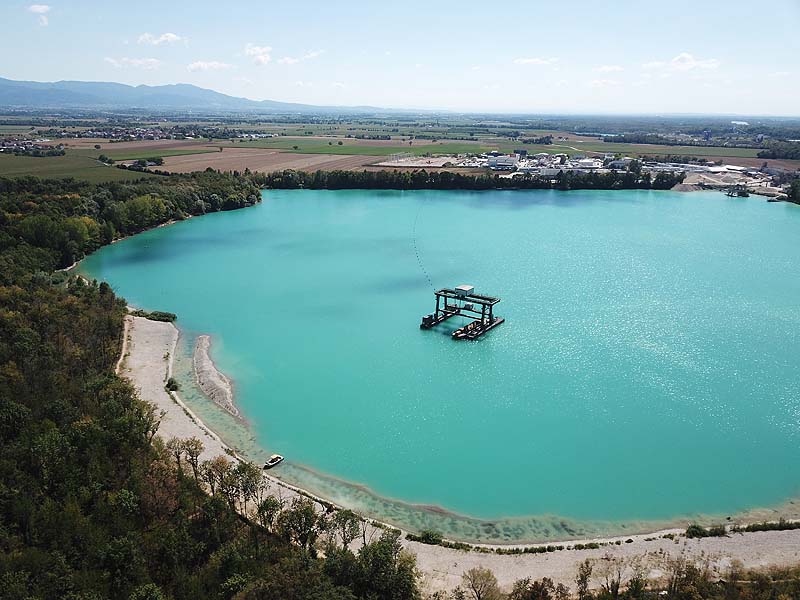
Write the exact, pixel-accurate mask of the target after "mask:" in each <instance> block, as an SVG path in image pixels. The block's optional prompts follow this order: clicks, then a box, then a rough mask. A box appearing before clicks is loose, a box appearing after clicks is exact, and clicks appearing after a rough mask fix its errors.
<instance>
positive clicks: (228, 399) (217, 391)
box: [192, 335, 240, 418]
mask: <svg viewBox="0 0 800 600" xmlns="http://www.w3.org/2000/svg"><path fill="white" fill-rule="evenodd" d="M210 348H211V337H210V336H208V335H200V336H197V343H196V344H195V346H194V356H193V357H192V365H193V366H194V377H195V381H197V385H198V387H199V388H200V389H201V390H202V392H203V393H204V394H205V395H206V397H208V398H209V399H210V400H213V401H214V403H215V404H216V405H217V406H219V407H221V408H224V409H225V410H226V411H228V412H229V413H230V414H232V415H233V416H234V417H237V418H238V417H239V416H240V415H239V409H238V408H236V405H235V404H234V403H233V385H232V384H231V380H230V379H228V378H227V377H226V376H225V374H224V373H222V372H221V371H220V370H219V369H217V367H216V365H214V361H212V360H211V356H210V355H209V349H210Z"/></svg>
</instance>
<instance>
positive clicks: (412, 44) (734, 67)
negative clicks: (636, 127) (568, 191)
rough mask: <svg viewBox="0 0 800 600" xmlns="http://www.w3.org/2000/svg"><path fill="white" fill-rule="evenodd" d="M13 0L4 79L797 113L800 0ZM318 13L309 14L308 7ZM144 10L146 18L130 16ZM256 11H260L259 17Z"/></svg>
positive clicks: (433, 104) (574, 107)
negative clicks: (335, 1)
mask: <svg viewBox="0 0 800 600" xmlns="http://www.w3.org/2000/svg"><path fill="white" fill-rule="evenodd" d="M190 6H191V7H190V8H189V9H187V7H186V6H175V5H162V4H159V3H156V2H153V1H151V0H145V1H143V2H139V3H137V4H136V9H135V10H133V9H131V7H130V6H128V5H106V4H104V5H95V4H94V3H89V2H88V0H74V1H72V2H69V3H67V2H65V1H64V0H59V1H53V2H50V3H48V4H30V3H25V2H6V3H4V4H3V5H2V7H0V16H2V18H3V21H4V22H5V23H6V32H5V33H4V35H3V37H2V40H0V49H2V50H3V55H4V56H11V55H13V56H14V60H13V62H9V63H6V64H2V63H0V72H1V73H2V76H3V77H7V78H9V79H15V80H34V81H59V80H77V81H114V82H119V83H126V84H129V85H166V84H175V83H188V84H193V85H197V86H199V87H203V88H209V89H213V90H215V91H219V92H222V93H225V94H228V95H232V96H237V97H245V98H249V99H253V100H264V99H269V100H276V101H283V102H299V103H304V104H313V105H326V106H373V107H379V108H389V109H409V110H431V111H447V112H458V113H493V114H554V115H659V114H660V115H684V116H685V115H748V116H750V115H752V116H798V111H799V110H800V109H798V102H797V100H796V98H797V97H798V96H800V83H798V81H800V80H799V79H798V77H797V75H798V68H797V67H798V65H797V59H796V57H797V56H800V36H798V35H796V32H797V30H798V27H797V26H798V24H800V4H798V3H797V2H795V1H793V0H782V1H778V2H775V3H772V4H771V5H770V10H769V12H765V11H764V10H763V9H762V8H761V7H760V6H758V5H752V3H745V2H742V1H735V2H726V3H716V4H715V3H711V4H709V3H706V4H703V5H698V4H694V3H691V2H688V1H687V0H680V1H676V2H673V3H671V4H670V6H668V7H648V6H635V7H628V8H624V9H622V10H616V11H607V10H597V9H596V5H593V4H591V3H589V2H576V3H573V4H572V5H570V6H569V8H567V9H564V8H559V7H557V6H553V5H551V4H549V3H543V2H533V3H528V4H525V5H515V6H513V8H512V9H511V10H509V11H505V12H501V11H494V12H492V11H491V10H489V8H487V5H486V4H484V3H477V2H463V3H461V4H459V5H457V6H446V7H445V6H438V5H429V4H423V3H422V2H419V1H418V0H412V1H411V2H408V3H406V4H404V6H403V10H402V11H400V12H397V11H395V10H394V9H393V8H392V7H391V6H388V5H387V6H382V5H381V6H375V5H372V4H369V3H365V2H350V3H347V4H346V5H337V6H332V5H328V4H326V3H319V2H309V3H304V4H302V5H299V4H298V5H290V6H286V5H277V4H276V5H273V4H270V5H267V7H266V8H265V5H264V3H259V2H255V1H253V0H245V1H243V2H239V3H237V4H236V7H235V10H231V11H227V12H224V13H221V12H220V11H219V5H218V4H217V3H215V2H211V1H209V0H202V1H199V2H195V3H192V4H191V5H190ZM309 14H313V15H314V19H312V20H309V19H308V15H309ZM132 16H135V18H131V17H132ZM254 24H255V25H254Z"/></svg>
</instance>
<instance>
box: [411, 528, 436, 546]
mask: <svg viewBox="0 0 800 600" xmlns="http://www.w3.org/2000/svg"><path fill="white" fill-rule="evenodd" d="M406 539H407V540H411V541H412V542H420V543H422V544H430V545H432V546H438V545H439V544H441V543H442V541H443V538H442V534H441V533H439V532H438V531H433V530H431V529H423V530H422V531H420V532H419V534H416V535H415V534H413V533H408V534H406Z"/></svg>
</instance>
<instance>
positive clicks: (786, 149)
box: [758, 141, 800, 160]
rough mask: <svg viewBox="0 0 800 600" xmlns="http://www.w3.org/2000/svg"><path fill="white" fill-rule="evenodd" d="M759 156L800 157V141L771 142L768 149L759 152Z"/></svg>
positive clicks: (794, 158) (796, 158)
mask: <svg viewBox="0 0 800 600" xmlns="http://www.w3.org/2000/svg"><path fill="white" fill-rule="evenodd" d="M758 158H786V159H793V160H798V159H800V142H779V141H775V142H770V143H769V144H767V148H766V150H762V151H761V152H759V153H758Z"/></svg>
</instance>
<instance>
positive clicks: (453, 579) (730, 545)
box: [117, 316, 800, 592]
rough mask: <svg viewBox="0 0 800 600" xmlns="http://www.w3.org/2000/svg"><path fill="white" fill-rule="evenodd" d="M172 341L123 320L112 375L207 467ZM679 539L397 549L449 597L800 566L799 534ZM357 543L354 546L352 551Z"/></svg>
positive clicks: (429, 586) (283, 490) (161, 325)
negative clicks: (593, 568)
mask: <svg viewBox="0 0 800 600" xmlns="http://www.w3.org/2000/svg"><path fill="white" fill-rule="evenodd" d="M178 337H179V331H178V329H177V328H176V327H175V326H174V325H173V324H172V323H165V322H157V321H149V320H147V319H145V318H142V317H132V316H129V317H127V318H126V327H125V334H124V343H123V348H122V355H121V357H120V361H119V363H118V365H117V372H118V373H119V374H120V375H122V376H124V377H126V378H128V379H130V380H131V382H132V383H133V384H134V386H135V387H136V388H137V390H138V391H139V394H140V396H141V398H142V399H144V400H146V401H148V402H151V403H153V404H154V405H155V406H156V407H157V408H158V409H159V411H163V413H164V417H163V419H162V421H161V424H160V427H159V432H158V433H159V435H160V436H161V437H162V438H164V439H169V438H171V437H179V438H189V437H196V438H198V439H200V440H201V441H202V442H203V445H204V451H203V453H202V455H201V460H208V459H210V458H213V457H214V456H218V455H225V456H229V457H230V456H231V455H232V451H231V450H230V449H229V448H228V447H227V446H226V445H225V443H224V442H223V441H222V439H221V438H220V437H219V436H218V435H216V434H215V433H214V432H213V431H211V430H210V429H209V428H208V427H207V426H206V425H205V424H204V423H203V422H202V421H201V420H200V419H199V418H198V417H197V416H196V415H195V414H194V413H193V412H192V411H191V410H190V408H189V407H187V406H186V405H185V404H184V403H183V401H182V400H181V398H180V396H179V394H177V393H174V392H167V391H166V389H165V387H164V386H165V382H166V380H167V379H168V378H169V377H170V376H171V374H172V363H173V358H174V355H175V350H176V347H177V343H178ZM206 350H207V347H206ZM225 379H226V380H227V378H225ZM268 479H269V481H270V482H271V486H270V490H269V493H271V494H273V495H276V496H280V497H281V498H282V499H283V500H284V501H286V500H291V498H292V497H294V496H296V495H298V494H299V493H300V492H298V491H297V488H293V487H292V486H289V485H287V484H285V483H283V482H280V481H278V480H277V479H275V478H273V477H268ZM307 495H309V496H311V495H310V494H307ZM312 497H313V496H312ZM682 532H683V530H678V529H676V530H665V531H660V532H656V533H651V534H643V535H632V536H624V537H611V538H602V539H594V540H580V542H582V543H587V542H591V541H596V542H611V545H606V546H602V547H600V548H599V549H593V550H561V551H556V552H549V553H544V554H523V555H500V554H494V553H486V552H480V551H477V550H475V551H464V550H453V549H449V548H444V547H441V546H431V545H426V544H421V543H416V542H409V541H407V540H404V541H403V544H404V546H405V547H406V548H407V549H408V550H410V551H411V552H413V553H414V554H416V556H417V564H418V567H419V569H420V571H421V573H422V580H423V586H422V587H423V590H425V591H428V592H432V591H436V590H451V589H453V588H454V587H456V586H457V585H458V584H459V583H460V581H461V575H462V573H463V572H464V571H466V570H468V569H470V568H472V567H475V566H484V567H488V568H490V569H491V570H492V571H494V573H495V575H496V576H497V579H498V581H499V583H500V584H501V586H504V587H509V586H510V585H511V584H512V583H513V582H514V581H516V580H517V579H521V578H523V577H533V578H541V577H550V578H552V579H553V580H554V581H555V582H556V583H559V582H560V583H564V584H565V585H568V586H573V587H574V577H575V573H576V571H577V567H578V564H579V563H580V562H582V561H583V560H585V559H587V558H591V559H603V558H604V557H606V556H612V557H620V558H623V559H630V558H633V557H637V556H644V555H646V556H647V558H646V561H647V568H648V569H649V572H650V575H651V576H653V577H658V576H659V575H660V574H661V573H662V571H661V570H660V568H661V566H662V565H663V560H664V557H665V555H670V556H673V557H675V556H678V555H680V554H684V555H685V556H687V557H690V558H694V559H697V560H700V559H704V558H705V559H709V560H711V562H712V563H713V564H714V565H715V566H718V567H719V568H721V569H724V568H725V567H726V566H728V565H729V564H731V562H732V561H740V562H741V563H742V564H743V565H744V566H745V567H766V566H773V565H790V564H797V563H800V530H794V531H771V532H758V533H745V534H731V535H730V536H728V537H715V538H703V539H686V538H684V537H677V538H676V539H675V540H673V539H669V538H665V537H662V536H663V535H664V534H673V535H677V534H681V533H682ZM377 535H379V530H378V529H377V528H370V529H368V533H367V537H368V539H369V538H370V537H374V536H377ZM617 540H619V541H620V544H619V545H616V544H614V542H615V541H617ZM629 540H630V541H629ZM577 542H578V540H572V541H565V542H561V543H559V542H551V543H550V544H552V545H559V544H563V545H572V544H575V543H577ZM359 543H360V542H358V541H357V542H354V544H355V546H354V547H355V548H356V549H357V546H358V544H359ZM526 545H527V546H530V545H531V544H526ZM483 547H484V548H495V547H497V546H490V545H487V546H483ZM504 547H505V548H512V547H513V546H504ZM519 547H522V546H519ZM594 583H595V584H596V585H597V586H599V579H597V578H596V579H595V581H594Z"/></svg>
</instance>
